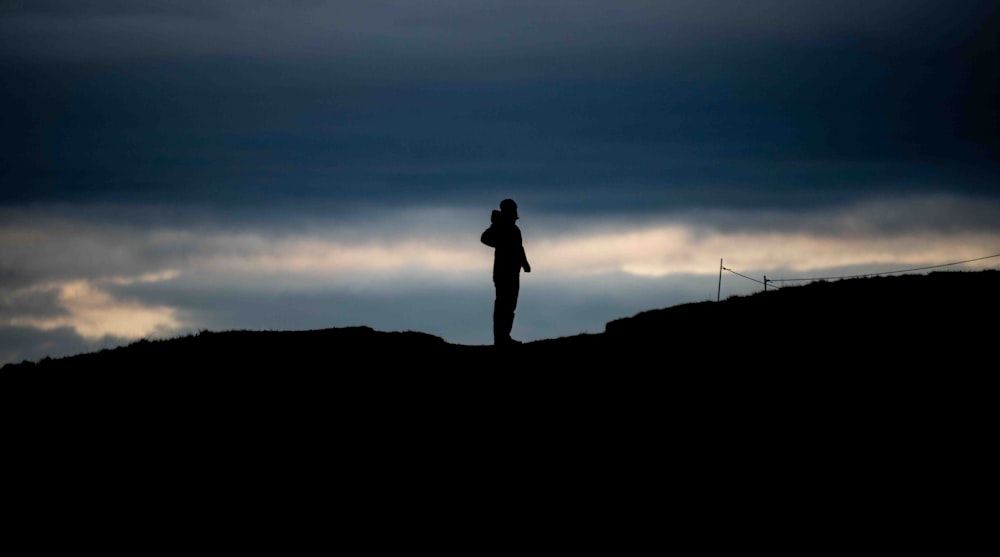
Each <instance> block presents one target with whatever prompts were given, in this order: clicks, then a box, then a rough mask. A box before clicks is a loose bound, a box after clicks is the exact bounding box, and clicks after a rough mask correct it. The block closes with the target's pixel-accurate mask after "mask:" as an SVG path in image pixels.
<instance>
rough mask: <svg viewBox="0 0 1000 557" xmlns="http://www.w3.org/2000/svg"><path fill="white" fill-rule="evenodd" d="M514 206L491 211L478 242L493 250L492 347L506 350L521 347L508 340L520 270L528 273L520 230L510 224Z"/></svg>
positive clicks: (507, 203)
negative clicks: (494, 292) (494, 294)
mask: <svg viewBox="0 0 1000 557" xmlns="http://www.w3.org/2000/svg"><path fill="white" fill-rule="evenodd" d="M518 218H520V217H518V216H517V203H514V200H513V199H504V200H503V201H501V202H500V210H499V211H497V210H496V209H493V213H492V214H491V215H490V222H491V224H490V227H489V228H487V229H486V230H485V231H483V234H482V237H481V238H480V240H481V241H482V242H483V243H484V244H486V245H487V246H490V247H492V248H494V249H493V286H494V287H495V288H496V299H495V300H494V301H493V344H494V345H496V346H509V345H512V344H521V342H520V341H517V340H514V339H512V338H510V331H511V329H512V328H513V327H514V310H515V309H517V294H518V291H520V289H521V269H524V272H525V273H530V272H531V265H529V264H528V257H527V256H526V255H525V254H524V244H523V243H522V241H521V229H520V228H518V227H517V224H516V223H515V222H514V221H516V220H517V219H518Z"/></svg>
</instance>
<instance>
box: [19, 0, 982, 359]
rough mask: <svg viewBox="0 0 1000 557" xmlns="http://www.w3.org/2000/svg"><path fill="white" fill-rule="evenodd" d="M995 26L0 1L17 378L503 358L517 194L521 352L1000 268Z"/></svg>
mask: <svg viewBox="0 0 1000 557" xmlns="http://www.w3.org/2000/svg"><path fill="white" fill-rule="evenodd" d="M998 6H1000V5H998V4H997V2H995V1H993V0H989V1H965V0H941V1H937V0H927V1H921V0H899V1H897V0H879V1H877V2H873V1H871V0H839V1H830V0H754V1H737V0H732V1H722V0H690V1H688V0H683V1H673V0H656V1H640V0H616V1H606V0H602V1H596V0H577V1H570V0H558V1H551V0H532V1H530V2H529V1H520V0H518V1H502V0H494V1H484V0H421V1H419V2H418V1H401V0H394V1H377V0H368V1H364V2H353V1H352V2H348V1H325V2H324V1H318V0H316V1H310V0H303V1H281V2H277V1H270V2H268V1H263V0H178V1H172V2H171V1H163V0H148V1H147V0H90V1H87V2H79V1H74V0H30V1H29V0H25V1H14V0H0V69H2V70H3V71H2V74H0V122H2V126H0V148H2V152H3V159H2V164H0V365H2V364H3V363H7V362H15V361H21V360H24V359H29V360H37V359H40V358H42V357H44V356H52V357H59V356H65V355H70V354H75V353H79V352H83V351H91V350H94V349H100V348H106V347H114V346H118V345H122V344H127V343H129V342H132V341H134V340H136V339H139V338H144V337H145V338H170V337H174V336H180V335H184V334H189V333H196V332H198V331H201V330H214V331H219V330H232V329H254V330H304V329H316V328H326V327H341V326H351V325H368V326H371V327H373V328H376V329H379V330H417V331H422V332H427V333H430V334H434V335H437V336H441V337H443V338H444V339H445V340H447V341H449V342H455V343H462V344H489V343H491V342H492V329H491V327H492V325H491V312H492V303H493V287H492V283H491V280H490V270H491V265H492V251H491V250H490V249H489V248H487V247H485V246H483V245H481V244H480V243H479V235H480V233H481V232H482V230H483V229H484V228H485V227H486V226H487V225H488V224H489V215H490V211H491V210H492V209H495V208H497V207H498V204H499V202H500V200H502V199H504V198H506V197H510V198H513V199H515V200H516V201H517V203H518V205H519V207H520V213H521V220H520V221H519V224H520V226H521V230H522V233H523V235H524V239H525V248H526V250H527V254H528V258H529V260H530V261H531V264H532V273H530V274H523V275H522V281H521V300H520V303H519V307H518V312H517V318H516V320H515V324H514V331H513V336H514V337H515V338H518V339H520V340H524V341H531V340H537V339H543V338H556V337H559V336H565V335H572V334H578V333H588V332H589V333H596V332H602V331H603V329H604V324H605V323H606V322H608V321H611V320H613V319H617V318H619V317H627V316H631V315H634V314H635V313H638V312H640V311H644V310H647V309H654V308H660V307H669V306H672V305H676V304H679V303H686V302H697V301H703V300H714V299H717V298H718V297H720V296H721V297H722V298H725V297H728V296H731V295H740V294H747V293H752V292H757V291H760V290H762V289H763V284H762V283H763V281H764V277H767V278H768V279H769V280H774V281H775V282H774V283H769V284H770V285H771V286H773V287H780V286H783V285H788V284H797V283H800V282H796V281H795V280H791V279H811V278H820V277H839V276H851V275H857V274H864V273H881V272H889V271H896V270H905V269H919V268H925V267H928V268H929V267H937V266H941V265H943V266H945V267H940V268H941V269H942V270H966V269H983V268H997V267H1000V257H996V256H998V255H1000V181H998V180H1000V108H998V99H1000V78H998V72H997V71H996V68H998V67H1000V7H998ZM720 262H722V263H723V265H724V267H725V268H726V269H725V270H724V271H722V272H721V273H720ZM962 262H964V263H962ZM953 263H955V265H952V264H953ZM720 276H721V280H720ZM771 286H769V287H771ZM746 326H753V324H738V323H720V324H719V329H718V330H716V331H706V334H712V335H713V336H716V337H719V338H720V339H724V338H725V335H726V334H728V333H732V334H739V330H740V329H741V328H742V327H746ZM775 334H776V335H777V337H779V338H780V331H776V332H775Z"/></svg>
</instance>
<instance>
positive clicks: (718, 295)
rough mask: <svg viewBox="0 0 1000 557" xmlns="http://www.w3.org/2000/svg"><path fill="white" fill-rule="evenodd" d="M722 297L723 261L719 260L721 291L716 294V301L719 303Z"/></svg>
mask: <svg viewBox="0 0 1000 557" xmlns="http://www.w3.org/2000/svg"><path fill="white" fill-rule="evenodd" d="M721 296H722V259H719V291H718V292H716V293H715V301H716V302H718V301H719V298H720V297H721Z"/></svg>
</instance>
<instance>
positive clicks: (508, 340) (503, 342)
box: [493, 337, 521, 346]
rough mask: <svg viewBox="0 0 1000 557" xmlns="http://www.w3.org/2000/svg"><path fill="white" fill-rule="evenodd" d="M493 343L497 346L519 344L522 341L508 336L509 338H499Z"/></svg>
mask: <svg viewBox="0 0 1000 557" xmlns="http://www.w3.org/2000/svg"><path fill="white" fill-rule="evenodd" d="M493 344H494V345H495V346H517V345H519V344H521V341H519V340H514V339H512V338H510V337H507V338H501V339H497V340H496V341H494V343H493Z"/></svg>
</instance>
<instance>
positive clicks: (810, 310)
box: [0, 270, 1000, 380]
mask: <svg viewBox="0 0 1000 557" xmlns="http://www.w3.org/2000/svg"><path fill="white" fill-rule="evenodd" d="M998 309H1000V271H992V270H990V271H977V272H933V273H929V274H926V275H901V276H880V277H868V278H853V279H842V280H835V281H817V282H813V283H810V284H806V285H803V286H790V287H785V288H780V289H775V290H769V291H767V292H764V291H762V292H758V293H756V294H753V295H748V296H734V297H730V298H728V299H725V300H723V301H721V302H711V301H703V302H694V303H688V304H681V305H677V306H673V307H668V308H664V309H654V310H650V311H645V312H642V313H639V314H637V315H634V316H632V317H624V318H621V319H617V320H614V321H611V322H609V323H608V324H607V325H606V328H605V332H604V333H602V334H583V335H577V336H571V337H562V338H556V339H547V340H540V341H535V342H529V343H526V344H524V345H523V346H520V347H516V348H514V349H508V350H500V349H496V348H494V347H492V346H466V345H456V344H450V343H447V342H445V341H444V340H443V339H441V338H439V337H436V336H432V335H428V334H425V333H420V332H414V331H407V332H383V331H375V330H373V329H371V328H368V327H346V328H331V329H322V330H310V331H225V332H208V331H206V332H202V333H200V334H197V335H190V336H186V337H179V338H174V339H168V340H158V341H147V340H141V341H138V342H135V343H132V344H130V345H128V346H125V347H120V348H116V349H110V350H102V351H100V352H95V353H89V354H80V355H77V356H72V357H67V358H59V359H49V358H46V359H43V360H42V361H39V362H23V363H21V364H8V365H6V366H4V367H3V368H2V370H0V372H2V375H3V377H4V379H5V380H11V379H13V378H23V377H30V376H35V377H55V376H57V375H58V376H62V377H67V376H69V375H72V376H79V377H90V378H93V377H95V376H99V375H100V374H103V373H109V372H116V373H127V374H128V375H129V376H132V377H142V376H144V375H149V374H154V375H159V374H169V375H187V374H199V375H200V376H202V377H204V374H205V373H210V374H216V375H219V374H221V375H233V376H240V375H246V374H249V373H252V372H262V373H271V374H273V373H321V374H328V375H331V376H337V377H341V378H345V379H346V378H349V377H359V376H365V375H371V374H383V373H384V374H388V375H390V376H399V375H406V374H421V375H426V374H427V373H428V372H430V371H435V370H437V371H442V370H448V371H460V372H468V373H475V372H477V371H484V370H489V369H491V368H492V369H495V370H497V371H504V372H507V371H527V370H530V371H534V372H549V373H552V372H562V371H584V370H595V371H596V370H602V371H605V372H610V371H618V370H620V369H624V370H629V369H642V368H645V367H649V366H652V367H657V366H659V365H663V366H664V367H668V368H676V366H677V364H678V363H679V362H690V363H691V364H692V365H699V366H708V367H709V368H713V367H717V366H727V365H738V366H754V367H756V366H761V367H762V368H763V369H770V370H802V371H805V370H809V369H815V368H822V367H824V366H830V365H834V364H836V365H851V366H872V365H904V364H916V363H919V364H921V365H928V364H940V365H949V366H955V365H973V363H974V362H977V361H979V360H978V358H981V357H984V356H985V355H986V354H987V352H988V350H989V349H990V347H991V343H992V342H993V339H994V338H995V333H994V330H993V329H994V325H993V323H995V320H996V318H997V312H998Z"/></svg>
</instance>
